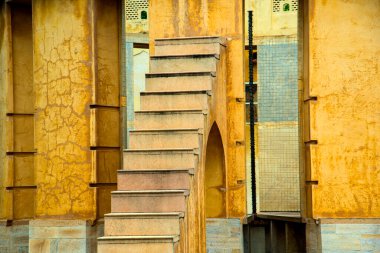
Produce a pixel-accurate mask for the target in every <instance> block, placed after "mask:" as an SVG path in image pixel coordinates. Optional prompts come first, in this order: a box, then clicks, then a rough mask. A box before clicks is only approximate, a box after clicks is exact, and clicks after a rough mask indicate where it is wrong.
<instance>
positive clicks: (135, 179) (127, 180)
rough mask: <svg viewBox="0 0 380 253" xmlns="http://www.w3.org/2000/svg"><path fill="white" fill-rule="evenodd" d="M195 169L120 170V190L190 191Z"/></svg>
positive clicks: (118, 182)
mask: <svg viewBox="0 0 380 253" xmlns="http://www.w3.org/2000/svg"><path fill="white" fill-rule="evenodd" d="M190 174H194V170H193V169H182V170H119V171H118V173H117V189H118V190H125V191H130V190H177V189H181V190H189V189H190V177H191V176H190Z"/></svg>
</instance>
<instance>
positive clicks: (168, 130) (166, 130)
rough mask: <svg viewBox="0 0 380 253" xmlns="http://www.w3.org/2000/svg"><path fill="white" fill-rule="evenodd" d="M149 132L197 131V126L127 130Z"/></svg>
mask: <svg viewBox="0 0 380 253" xmlns="http://www.w3.org/2000/svg"><path fill="white" fill-rule="evenodd" d="M149 132H199V128H167V129H134V130H130V131H129V133H149Z"/></svg>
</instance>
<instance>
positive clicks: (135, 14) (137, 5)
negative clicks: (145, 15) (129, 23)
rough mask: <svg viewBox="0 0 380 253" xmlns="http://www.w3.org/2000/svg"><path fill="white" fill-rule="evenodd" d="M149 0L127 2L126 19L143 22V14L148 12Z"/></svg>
mask: <svg viewBox="0 0 380 253" xmlns="http://www.w3.org/2000/svg"><path fill="white" fill-rule="evenodd" d="M148 5H149V4H148V0H125V19H126V20H134V21H138V20H141V12H142V11H146V12H148Z"/></svg>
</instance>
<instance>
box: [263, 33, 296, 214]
mask: <svg viewBox="0 0 380 253" xmlns="http://www.w3.org/2000/svg"><path fill="white" fill-rule="evenodd" d="M257 57H258V59H257V64H258V93H257V101H258V103H257V109H258V121H257V123H256V124H257V131H258V132H257V140H256V147H257V157H256V177H257V179H256V181H257V188H258V208H259V210H260V211H299V208H300V202H299V201H300V193H299V189H300V185H299V133H298V131H299V124H298V80H297V75H298V63H297V62H298V61H297V41H296V39H295V38H294V39H273V40H266V41H265V42H263V43H262V44H260V45H258V49H257Z"/></svg>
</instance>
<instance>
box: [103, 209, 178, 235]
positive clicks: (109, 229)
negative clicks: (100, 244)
mask: <svg viewBox="0 0 380 253" xmlns="http://www.w3.org/2000/svg"><path fill="white" fill-rule="evenodd" d="M183 217H184V214H183V213H179V212H173V213H110V214H106V215H105V216H104V235H106V236H117V235H171V236H173V235H179V234H180V222H183V220H182V219H183Z"/></svg>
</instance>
